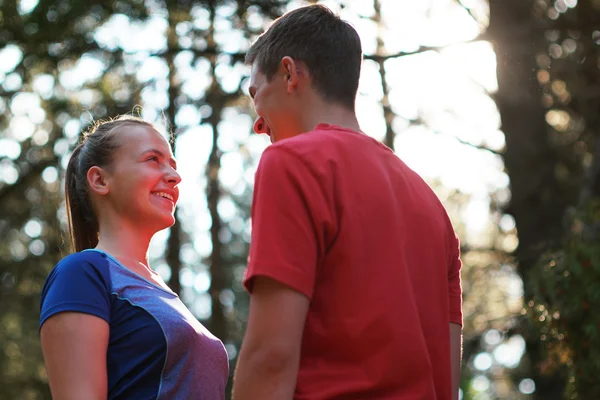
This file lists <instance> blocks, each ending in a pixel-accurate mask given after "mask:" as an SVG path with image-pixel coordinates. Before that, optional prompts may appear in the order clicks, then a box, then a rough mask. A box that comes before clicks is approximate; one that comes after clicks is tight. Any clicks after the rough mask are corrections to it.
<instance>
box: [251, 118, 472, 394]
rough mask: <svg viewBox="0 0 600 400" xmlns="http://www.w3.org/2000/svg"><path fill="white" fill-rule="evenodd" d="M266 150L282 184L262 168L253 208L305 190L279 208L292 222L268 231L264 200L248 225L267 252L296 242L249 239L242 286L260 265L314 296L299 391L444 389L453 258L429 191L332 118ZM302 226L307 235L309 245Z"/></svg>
mask: <svg viewBox="0 0 600 400" xmlns="http://www.w3.org/2000/svg"><path fill="white" fill-rule="evenodd" d="M269 152H270V153H269ZM267 153H269V154H267ZM265 155H266V158H267V159H268V158H271V159H275V158H277V159H279V160H280V163H279V164H277V163H273V162H270V163H269V162H267V161H265V165H263V166H262V168H263V169H264V168H266V166H268V165H271V167H270V168H271V170H270V171H269V172H268V173H269V174H280V175H281V177H282V178H281V179H279V182H281V185H276V186H275V185H273V186H272V187H270V186H264V185H263V187H261V182H260V180H261V173H262V172H263V171H261V167H259V171H258V172H257V182H256V192H255V196H256V197H255V201H254V202H253V207H254V204H258V203H260V200H259V199H258V198H257V197H261V198H265V197H266V196H276V197H278V201H280V202H286V203H287V202H288V201H289V199H290V198H291V196H297V195H299V197H300V198H301V199H303V200H302V201H301V202H299V203H298V204H294V203H292V202H291V201H290V203H289V204H290V206H289V211H288V212H285V215H284V216H283V218H285V219H287V221H286V226H288V227H289V228H290V232H291V233H289V234H288V233H283V232H272V233H269V230H270V229H271V228H269V226H278V225H279V224H275V223H274V224H272V225H271V224H270V223H269V221H270V220H271V219H272V218H279V219H281V218H282V216H281V215H279V216H278V215H276V213H274V212H272V209H271V211H269V214H268V215H267V213H266V212H265V213H263V212H262V210H260V209H253V218H254V217H255V215H254V214H255V213H262V215H261V218H257V220H260V221H261V224H262V225H261V226H256V227H253V229H255V228H256V229H260V230H261V237H265V238H271V240H265V242H268V243H269V246H270V247H271V250H270V254H271V253H272V249H273V248H279V246H281V248H285V249H287V248H288V247H287V246H288V245H287V243H288V242H290V241H296V242H297V243H298V246H297V247H299V249H298V250H297V254H294V255H292V256H289V255H286V256H282V259H281V260H280V259H275V258H271V259H268V258H266V256H265V257H263V256H262V254H263V252H262V250H261V249H260V248H255V249H252V250H251V254H250V262H249V270H248V275H247V286H248V288H249V289H250V290H251V280H252V278H253V277H254V276H256V275H266V276H269V277H271V278H273V279H276V280H278V281H280V282H282V283H284V284H287V285H288V286H291V287H293V288H294V289H296V290H298V291H300V292H302V293H304V294H306V295H307V296H308V297H309V298H310V299H311V303H310V308H309V311H308V315H307V319H306V324H305V329H304V334H303V339H302V349H301V359H300V369H299V374H298V380H297V387H296V394H295V398H296V399H335V398H342V397H343V398H352V399H359V398H364V399H450V398H451V397H450V392H451V380H450V338H449V322H454V323H457V324H460V323H461V311H460V296H461V295H460V280H459V269H460V261H459V259H458V256H459V251H458V241H457V239H456V237H455V235H454V232H453V230H452V226H451V224H450V222H449V220H448V217H447V215H446V212H445V210H444V209H443V207H442V205H441V204H440V202H439V200H438V199H437V197H436V196H435V194H434V193H433V192H432V190H431V189H430V188H429V187H428V186H427V184H426V183H425V182H424V181H423V180H422V179H421V178H420V177H419V176H418V175H417V174H416V173H414V172H413V171H412V170H410V169H409V168H408V167H407V166H406V165H405V164H404V163H403V162H402V161H400V160H399V159H398V158H397V157H396V156H395V155H394V154H393V153H392V152H391V151H390V150H389V149H387V148H385V147H384V146H383V145H381V144H379V143H378V142H376V141H375V140H374V139H372V138H369V137H368V136H366V135H364V134H361V133H356V132H353V131H348V130H344V129H342V128H339V127H333V126H327V125H319V126H317V128H316V129H315V131H314V132H310V133H306V134H302V135H298V136H296V137H293V138H291V139H287V140H283V141H280V142H278V143H276V144H274V145H273V146H271V148H269V149H268V150H267V151H266V152H265ZM261 163H262V161H261ZM273 165H279V167H277V168H275V167H273ZM275 169H277V170H278V172H274V170H275ZM265 172H266V171H265ZM276 181H278V180H277V179H269V182H276ZM286 182H288V183H286ZM263 217H264V218H263ZM273 221H274V220H273ZM294 232H296V233H294ZM298 232H300V235H301V236H304V235H306V236H310V235H312V236H313V237H314V238H315V241H316V243H315V247H314V250H315V253H316V254H311V253H313V248H312V247H304V248H303V246H302V243H304V239H305V238H304V237H296V238H295V237H294V235H296V236H297V235H298ZM289 235H291V236H289ZM284 242H285V243H284ZM287 253H289V251H288V252H287ZM264 254H267V253H266V252H264ZM284 258H285V260H284ZM311 264H313V265H316V268H314V267H313V268H312V269H311V268H310V267H309V266H310V265H311Z"/></svg>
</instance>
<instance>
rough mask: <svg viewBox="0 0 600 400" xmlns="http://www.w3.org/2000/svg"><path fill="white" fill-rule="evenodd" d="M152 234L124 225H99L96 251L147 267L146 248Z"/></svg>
mask: <svg viewBox="0 0 600 400" xmlns="http://www.w3.org/2000/svg"><path fill="white" fill-rule="evenodd" d="M152 236H154V234H148V233H144V232H143V231H141V230H140V229H139V227H137V226H130V225H128V224H126V223H122V222H120V223H119V224H116V226H115V224H109V223H104V224H102V223H101V224H100V229H99V234H98V245H97V246H96V249H97V250H102V251H104V252H106V253H108V254H110V255H111V256H114V257H117V258H120V257H121V258H127V259H129V260H131V261H137V262H140V263H143V264H144V265H146V266H148V247H149V246H150V240H151V239H152Z"/></svg>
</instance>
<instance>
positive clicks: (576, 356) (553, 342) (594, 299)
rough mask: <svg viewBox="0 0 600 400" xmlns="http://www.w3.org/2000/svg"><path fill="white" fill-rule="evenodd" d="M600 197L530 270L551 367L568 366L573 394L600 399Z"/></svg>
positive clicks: (534, 313) (535, 314) (534, 316)
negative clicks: (561, 242) (563, 239)
mask: <svg viewBox="0 0 600 400" xmlns="http://www.w3.org/2000/svg"><path fill="white" fill-rule="evenodd" d="M599 228H600V200H595V201H592V202H591V203H590V204H589V205H588V206H587V207H585V209H584V210H582V211H581V212H579V213H578V214H577V215H576V216H575V218H573V222H572V224H571V231H570V234H569V235H568V238H567V239H566V241H565V243H564V245H563V246H562V247H561V248H559V249H557V250H556V251H554V252H552V253H549V254H547V255H546V256H545V257H544V258H543V260H542V263H541V265H540V267H539V268H534V269H532V270H531V273H530V276H529V277H530V282H531V289H532V293H533V299H532V300H531V301H530V302H529V303H528V309H527V312H528V315H529V316H530V318H531V320H532V321H533V323H534V324H535V325H536V326H538V327H539V331H540V337H539V339H540V341H542V342H545V343H546V349H547V363H546V364H545V368H546V369H547V372H550V371H552V370H555V369H556V368H559V367H561V366H566V367H567V369H568V373H569V376H568V382H567V389H566V396H567V398H569V399H576V398H579V399H598V398H600V381H599V380H598V376H600V363H598V360H600V314H599V313H598V312H597V310H598V309H600V242H599V239H600V238H599V236H598V233H600V230H599Z"/></svg>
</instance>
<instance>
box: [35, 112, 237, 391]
mask: <svg viewBox="0 0 600 400" xmlns="http://www.w3.org/2000/svg"><path fill="white" fill-rule="evenodd" d="M180 181H181V178H180V176H179V174H178V173H177V171H176V164H175V160H174V159H173V154H172V152H171V148H170V146H169V143H168V142H167V140H166V139H165V138H164V137H163V136H162V135H161V134H160V133H159V132H158V131H157V130H156V129H155V128H154V127H153V126H152V125H151V124H149V123H147V122H145V121H143V120H140V119H138V118H133V117H121V118H118V119H115V120H112V121H109V122H104V123H101V124H99V125H97V126H96V127H95V128H93V129H92V130H91V132H89V133H87V134H86V135H85V136H84V139H83V141H82V143H81V144H80V145H79V146H78V147H77V148H76V149H75V151H74V152H73V155H72V156H71V159H70V161H69V164H68V166H67V171H66V184H65V189H66V200H67V210H68V218H69V228H70V235H71V241H72V245H73V247H74V251H75V253H74V254H71V255H69V256H67V257H65V258H64V259H62V260H61V261H60V262H59V263H58V264H57V266H56V267H55V268H54V269H53V270H52V272H51V273H50V275H49V276H48V278H47V280H46V284H45V285H44V288H43V291H42V298H41V320H40V326H41V333H40V334H41V342H42V351H43V353H44V359H45V363H46V368H47V371H48V378H49V381H50V389H51V391H52V395H53V397H54V398H55V399H60V400H62V399H107V398H108V399H195V398H198V399H199V398H202V399H223V398H224V397H225V394H224V393H225V385H226V382H227V376H228V359H227V353H226V352H225V348H224V347H223V344H222V343H221V342H220V341H219V340H218V339H217V338H216V337H214V336H213V335H212V334H211V333H210V332H208V330H206V328H204V327H203V326H202V325H201V324H200V323H199V322H198V321H197V320H196V318H194V316H193V315H192V314H191V313H190V311H189V310H188V309H187V308H186V307H185V306H184V305H183V303H182V302H181V301H180V300H179V298H178V297H177V295H176V294H175V293H173V292H172V291H171V290H170V289H169V287H168V286H167V285H166V284H165V283H164V281H163V280H162V279H161V278H160V276H159V275H158V274H157V273H156V272H154V271H153V270H152V269H151V268H150V267H149V265H148V246H149V243H150V239H151V238H152V236H154V234H155V233H156V232H158V231H160V230H162V229H165V228H168V227H169V226H171V225H173V223H174V222H175V217H174V211H175V205H176V204H177V199H178V197H179V189H178V187H177V185H178V184H179V182H180Z"/></svg>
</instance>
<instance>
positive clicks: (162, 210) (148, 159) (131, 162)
mask: <svg viewBox="0 0 600 400" xmlns="http://www.w3.org/2000/svg"><path fill="white" fill-rule="evenodd" d="M115 134H116V135H117V137H116V138H115V139H116V140H117V141H118V142H119V147H118V149H117V150H116V151H115V154H114V157H113V161H112V163H111V165H110V167H109V168H107V169H106V182H107V184H108V188H109V191H108V193H107V195H106V196H104V198H105V206H107V207H112V209H113V210H114V211H116V213H117V214H118V215H119V216H120V217H121V218H123V219H124V220H129V221H131V222H133V223H134V224H135V225H136V226H138V227H140V228H142V227H145V228H148V229H151V230H154V232H157V231H159V230H162V229H165V228H168V227H169V226H171V225H173V224H174V223H175V215H174V213H175V205H176V204H177V200H178V199H179V188H178V187H177V185H178V184H179V182H181V177H180V176H179V174H178V173H177V165H176V163H175V159H174V158H173V153H172V152H171V146H169V143H168V142H167V140H166V139H165V138H164V137H163V136H162V135H161V134H160V133H159V132H157V131H156V130H154V129H152V128H151V127H149V126H144V125H133V126H127V127H123V128H122V129H120V131H119V132H116V133H115Z"/></svg>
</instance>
